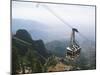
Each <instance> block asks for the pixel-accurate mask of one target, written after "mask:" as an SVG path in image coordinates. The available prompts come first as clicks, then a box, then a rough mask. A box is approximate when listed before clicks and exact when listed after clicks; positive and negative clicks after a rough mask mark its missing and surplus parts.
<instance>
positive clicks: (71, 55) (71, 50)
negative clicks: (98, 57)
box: [66, 28, 81, 60]
mask: <svg viewBox="0 0 100 75" xmlns="http://www.w3.org/2000/svg"><path fill="white" fill-rule="evenodd" d="M75 32H76V33H78V30H77V29H76V28H72V34H71V40H70V44H69V46H68V47H66V49H67V53H66V58H67V59H70V60H74V59H75V58H77V57H79V55H80V51H81V47H80V46H79V45H78V43H77V42H76V40H75Z"/></svg>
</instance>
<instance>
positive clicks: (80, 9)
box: [12, 2, 95, 38]
mask: <svg viewBox="0 0 100 75" xmlns="http://www.w3.org/2000/svg"><path fill="white" fill-rule="evenodd" d="M45 6H48V7H49V8H50V9H51V10H52V11H53V12H54V13H56V14H57V15H58V16H59V17H61V18H62V19H63V20H64V21H66V22H68V23H69V24H70V25H71V26H72V27H75V28H77V29H78V30H79V31H80V32H81V33H83V35H85V36H89V35H90V36H92V37H93V36H94V35H95V7H94V6H79V5H63V4H62V5H59V4H58V5H57V4H44V3H41V4H38V3H23V2H12V18H13V19H25V20H33V21H36V22H40V23H43V24H44V25H46V26H47V27H48V28H47V29H45V31H46V32H48V33H51V34H52V35H53V36H54V37H55V36H56V35H60V34H61V36H63V37H61V38H66V35H70V32H71V28H69V27H68V26H67V24H66V25H65V24H64V23H63V22H61V21H60V20H59V19H58V18H57V17H55V16H54V15H53V14H52V13H51V12H50V11H49V10H48V9H47V7H45ZM33 27H34V26H33ZM40 30H41V29H40ZM55 34H56V35H55ZM93 38H94V37H93Z"/></svg>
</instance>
